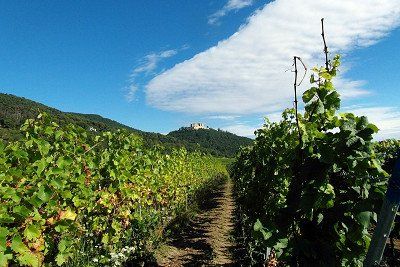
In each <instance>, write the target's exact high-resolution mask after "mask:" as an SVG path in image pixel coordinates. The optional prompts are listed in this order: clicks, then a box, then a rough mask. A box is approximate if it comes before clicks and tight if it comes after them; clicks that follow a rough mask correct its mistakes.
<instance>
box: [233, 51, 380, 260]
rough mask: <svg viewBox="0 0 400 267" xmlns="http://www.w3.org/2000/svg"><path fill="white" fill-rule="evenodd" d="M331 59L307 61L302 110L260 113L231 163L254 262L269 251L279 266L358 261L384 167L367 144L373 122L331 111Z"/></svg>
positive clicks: (334, 63) (334, 68) (334, 96)
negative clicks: (259, 123) (318, 63)
mask: <svg viewBox="0 0 400 267" xmlns="http://www.w3.org/2000/svg"><path fill="white" fill-rule="evenodd" d="M339 65H340V58H339V56H336V57H335V58H334V59H333V60H331V61H329V62H328V61H327V62H326V65H325V66H324V67H320V68H314V69H313V74H312V75H311V78H310V83H311V87H310V89H308V90H306V91H305V92H304V93H303V97H302V99H303V102H304V110H305V111H304V113H299V114H297V112H296V110H294V109H288V110H286V111H285V112H284V113H283V116H282V119H281V121H279V122H269V121H268V120H267V121H266V123H265V125H264V126H263V128H261V129H259V130H257V131H256V139H255V141H254V144H253V145H252V146H251V147H248V148H245V149H243V150H242V151H241V152H240V154H239V155H238V157H237V159H236V162H235V164H234V166H233V168H232V171H231V172H232V177H233V179H234V181H235V188H236V195H237V199H238V204H239V208H240V210H241V216H242V223H243V227H244V232H245V235H246V236H245V238H246V240H247V244H248V248H249V253H250V255H251V258H252V260H253V261H254V262H266V261H268V259H266V255H273V257H276V258H277V259H278V261H279V262H280V264H282V265H285V266H286V265H289V266H362V262H363V259H364V257H365V254H366V252H367V249H368V246H369V243H370V239H371V234H370V233H371V230H372V229H371V227H373V225H375V223H376V220H377V212H379V209H380V206H381V203H382V199H383V196H384V193H385V190H386V183H387V178H388V174H387V173H386V172H385V171H384V170H383V169H382V167H381V161H380V159H379V156H381V153H376V152H375V150H374V142H373V141H372V139H373V134H374V133H376V132H377V131H378V129H377V127H376V126H375V125H373V124H371V123H369V122H368V120H367V118H366V117H358V116H355V115H354V114H352V113H341V114H338V109H339V108H340V96H339V94H338V92H337V91H336V89H335V87H334V85H333V82H332V79H333V78H334V77H335V76H336V74H337V72H338V67H339ZM296 115H297V116H296ZM269 249H272V253H271V254H269V253H268V252H269Z"/></svg>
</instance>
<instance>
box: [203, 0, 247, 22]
mask: <svg viewBox="0 0 400 267" xmlns="http://www.w3.org/2000/svg"><path fill="white" fill-rule="evenodd" d="M252 4H253V0H228V2H227V3H226V4H225V5H224V6H223V7H222V8H221V9H220V10H218V11H217V12H215V13H213V14H212V15H210V16H209V17H208V24H211V25H215V24H218V23H219V20H220V19H221V18H222V17H223V16H225V15H227V14H228V13H229V12H231V11H235V10H239V9H242V8H245V7H248V6H251V5H252Z"/></svg>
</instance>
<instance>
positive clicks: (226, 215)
mask: <svg viewBox="0 0 400 267" xmlns="http://www.w3.org/2000/svg"><path fill="white" fill-rule="evenodd" d="M234 210H235V203H234V200H233V196H232V183H231V181H230V180H228V181H227V182H226V183H225V184H223V185H221V186H220V188H217V189H216V190H215V191H214V192H213V193H211V195H210V196H209V197H208V198H207V199H205V201H204V203H203V204H202V205H201V207H200V212H199V213H198V214H197V215H196V216H195V217H194V218H193V219H191V220H190V222H189V224H188V226H187V228H186V229H184V230H183V232H182V233H179V234H177V236H175V237H173V238H172V240H171V241H170V242H169V243H168V244H167V245H165V246H163V247H162V248H161V249H160V252H159V253H158V255H157V256H156V258H157V264H158V265H159V266H171V267H172V266H237V264H236V263H235V260H234V256H233V253H234V251H235V247H236V244H235V242H234V238H233V232H234V227H235V224H234V223H235V222H234Z"/></svg>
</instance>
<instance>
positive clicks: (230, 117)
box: [207, 115, 240, 121]
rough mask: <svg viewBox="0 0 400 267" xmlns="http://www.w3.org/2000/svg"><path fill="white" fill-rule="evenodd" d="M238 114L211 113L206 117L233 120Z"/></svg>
mask: <svg viewBox="0 0 400 267" xmlns="http://www.w3.org/2000/svg"><path fill="white" fill-rule="evenodd" d="M239 117H240V116H235V115H213V116H208V117H207V118H208V119H212V120H228V121H230V120H234V119H237V118H239Z"/></svg>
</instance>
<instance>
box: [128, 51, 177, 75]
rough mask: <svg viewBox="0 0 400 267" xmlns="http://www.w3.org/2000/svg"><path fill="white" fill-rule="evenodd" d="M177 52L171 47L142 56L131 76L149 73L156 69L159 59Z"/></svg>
mask: <svg viewBox="0 0 400 267" xmlns="http://www.w3.org/2000/svg"><path fill="white" fill-rule="evenodd" d="M177 53H178V51H177V50H175V49H171V50H165V51H161V52H159V53H151V54H148V55H146V56H144V57H143V58H142V59H141V60H140V63H139V65H138V66H137V67H136V68H134V69H133V71H132V74H131V77H135V76H136V75H138V74H139V73H145V74H151V73H152V72H153V71H155V70H156V69H157V66H158V63H160V61H161V60H163V59H165V58H169V57H172V56H175V55H176V54H177Z"/></svg>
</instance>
